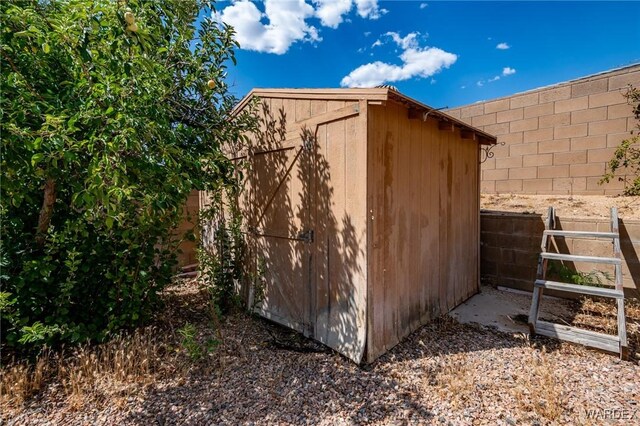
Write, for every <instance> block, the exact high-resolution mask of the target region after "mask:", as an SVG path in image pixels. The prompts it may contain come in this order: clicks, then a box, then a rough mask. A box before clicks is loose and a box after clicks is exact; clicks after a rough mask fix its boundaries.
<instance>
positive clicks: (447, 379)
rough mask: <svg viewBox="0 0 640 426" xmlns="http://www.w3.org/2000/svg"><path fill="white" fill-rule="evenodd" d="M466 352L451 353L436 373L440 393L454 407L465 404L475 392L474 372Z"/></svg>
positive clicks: (436, 383) (436, 382)
mask: <svg viewBox="0 0 640 426" xmlns="http://www.w3.org/2000/svg"><path fill="white" fill-rule="evenodd" d="M471 366H472V365H471V363H470V361H469V359H468V356H467V354H466V353H459V354H453V355H449V356H447V357H446V358H445V360H444V363H443V364H442V365H440V366H439V368H438V370H437V371H436V374H435V385H436V386H437V387H438V390H439V392H438V393H439V394H440V396H441V397H444V399H446V400H448V401H449V402H450V403H451V406H452V407H453V408H456V409H457V408H459V407H461V406H464V403H465V402H466V401H467V400H469V398H470V397H471V396H472V394H473V393H474V392H475V390H476V387H475V383H474V374H473V371H471Z"/></svg>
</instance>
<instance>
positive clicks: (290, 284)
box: [249, 137, 314, 335]
mask: <svg viewBox="0 0 640 426" xmlns="http://www.w3.org/2000/svg"><path fill="white" fill-rule="evenodd" d="M310 149H311V146H310V145H309V144H307V146H306V147H305V145H304V143H303V140H302V138H300V137H297V138H294V139H289V140H285V141H283V142H282V143H279V144H278V147H277V148H272V149H264V148H263V149H257V150H256V151H254V154H253V173H252V181H253V182H252V185H251V186H252V188H253V193H254V197H253V203H252V205H253V208H252V210H253V211H252V214H251V219H250V223H249V225H250V232H251V233H252V234H253V235H254V236H255V239H254V241H255V251H254V253H255V261H256V271H257V275H258V276H257V277H256V278H257V283H258V287H257V291H256V296H257V297H258V301H260V299H261V300H262V302H261V303H259V304H258V306H257V310H258V311H259V312H260V313H261V314H262V315H263V316H265V317H267V318H269V319H272V320H274V321H276V322H279V323H281V324H283V325H286V326H289V327H291V328H293V329H295V330H298V331H301V332H303V333H305V334H307V335H309V334H312V333H313V330H312V321H311V317H312V314H311V312H310V310H311V288H310V275H311V270H310V265H311V254H312V253H311V246H312V243H313V232H314V230H313V227H312V226H311V223H310V222H311V217H310V208H311V204H312V202H311V198H310V196H309V194H310V191H309V184H310V182H311V177H312V176H313V161H312V158H313V156H312V155H311V154H310ZM260 291H262V292H263V294H262V296H261V295H260Z"/></svg>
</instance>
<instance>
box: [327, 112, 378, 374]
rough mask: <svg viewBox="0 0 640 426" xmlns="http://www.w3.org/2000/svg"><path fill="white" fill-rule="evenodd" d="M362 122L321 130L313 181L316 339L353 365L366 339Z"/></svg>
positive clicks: (355, 119) (341, 122)
mask: <svg viewBox="0 0 640 426" xmlns="http://www.w3.org/2000/svg"><path fill="white" fill-rule="evenodd" d="M342 106H343V105H342ZM342 106H341V107H342ZM330 108H331V107H330ZM365 108H366V105H365ZM365 120H366V114H361V115H360V116H355V117H351V118H347V119H343V120H338V121H334V122H331V123H328V124H324V125H321V126H319V129H318V146H317V160H316V170H317V172H316V182H315V189H316V193H317V194H318V195H317V197H316V203H317V205H316V212H315V217H316V226H315V229H316V250H315V253H316V257H315V269H316V271H315V277H316V283H315V285H316V288H317V293H316V295H317V296H316V313H317V314H316V315H317V316H316V338H317V339H318V340H319V341H321V342H323V343H325V344H327V345H328V346H330V347H332V348H334V349H336V350H338V351H339V352H340V353H342V354H345V355H347V356H348V357H349V358H351V359H353V360H354V361H356V362H360V360H361V359H362V356H363V353H364V348H365V338H366V309H367V303H366V296H367V295H366V290H367V288H366V286H367V268H366V261H367V259H366V165H367V162H366V155H367V151H366V121H365Z"/></svg>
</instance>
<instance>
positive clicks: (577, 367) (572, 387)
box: [0, 283, 640, 425]
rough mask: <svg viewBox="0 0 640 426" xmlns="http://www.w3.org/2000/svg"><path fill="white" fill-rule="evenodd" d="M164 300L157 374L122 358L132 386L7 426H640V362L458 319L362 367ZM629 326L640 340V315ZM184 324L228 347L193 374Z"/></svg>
mask: <svg viewBox="0 0 640 426" xmlns="http://www.w3.org/2000/svg"><path fill="white" fill-rule="evenodd" d="M166 300H167V310H166V311H164V312H162V314H161V315H159V319H158V324H156V325H154V328H152V329H151V330H152V333H153V339H154V340H153V342H156V343H154V344H153V348H154V349H153V351H152V352H153V353H151V356H150V357H149V359H148V361H150V362H151V366H152V368H151V369H149V368H147V369H146V370H145V371H146V372H147V373H145V374H141V375H135V374H134V373H135V370H134V368H135V360H136V359H138V358H139V356H138V355H136V354H135V353H134V354H129V355H127V354H126V353H125V354H124V355H123V356H121V357H120V358H118V359H120V360H121V361H119V362H122V360H126V359H133V360H134V361H130V367H129V368H130V369H131V373H132V375H131V376H127V375H121V376H118V377H119V378H118V377H116V376H115V375H114V374H113V372H109V371H108V370H105V371H103V372H99V371H97V370H96V371H95V373H90V374H95V376H96V377H95V378H94V380H91V381H90V382H87V383H89V384H87V385H83V384H82V383H83V382H82V381H77V380H76V382H77V383H79V385H77V386H76V388H73V387H71V388H70V387H68V386H67V384H66V383H67V382H66V381H65V380H67V379H59V378H56V377H58V376H55V375H54V376H52V377H50V378H49V379H48V380H47V381H46V383H45V385H44V386H43V387H42V388H41V389H40V390H39V391H38V392H37V393H36V394H35V395H33V396H31V397H30V398H28V399H27V400H25V401H23V402H21V403H20V404H16V403H14V404H13V405H9V404H7V400H6V398H7V395H6V394H5V395H4V398H5V400H3V405H2V414H1V416H0V420H2V421H1V423H2V424H9V425H14V424H15V425H18V424H20V425H22V424H30V425H33V424H36V425H37V424H43V425H44V424H65V425H76V424H77V425H84V424H98V425H100V424H104V425H135V424H145V425H146V424H189V425H192V424H195V425H200V424H202V425H209V424H230V425H236V424H246V425H250V424H285V425H294V424H295V425H297V424H314V425H315V424H319V425H347V424H348V425H351V424H376V425H383V424H384V425H387V424H398V425H401V424H402V425H404V424H416V425H417V424H436V425H440V424H443V425H471V424H473V425H485V424H486V425H515V424H529V425H547V424H571V425H574V424H594V425H595V424H603V423H604V422H605V420H606V418H607V416H609V417H610V418H614V419H617V420H616V421H615V422H614V423H613V424H625V425H627V424H640V381H639V380H638V377H640V365H639V364H638V361H637V360H634V361H620V360H619V359H618V358H617V357H615V356H612V355H608V354H603V353H599V352H596V351H592V350H587V349H585V348H582V347H579V346H575V345H571V344H565V343H558V342H556V341H553V340H549V339H545V338H539V339H538V338H537V339H535V340H530V339H529V338H528V336H527V335H526V334H522V333H515V334H509V333H501V332H498V331H496V330H493V329H487V328H483V327H480V326H477V325H470V324H460V323H458V322H457V321H455V320H453V319H451V318H450V317H448V316H446V317H443V318H441V319H439V320H436V321H434V322H433V323H431V324H429V325H427V326H425V327H422V328H421V329H419V330H418V331H416V332H415V333H413V334H412V335H411V336H409V337H408V338H407V339H405V340H404V341H403V342H402V343H401V344H399V345H398V346H396V347H395V348H393V349H392V350H391V351H389V352H388V353H387V354H386V355H384V356H383V357H381V358H380V359H378V360H377V361H376V362H374V363H373V364H372V365H368V366H364V367H360V366H357V365H355V364H354V363H352V362H351V361H349V360H347V359H346V358H344V357H342V356H340V355H338V354H336V353H334V352H332V351H330V350H327V349H326V348H324V347H322V346H319V345H317V344H313V343H312V342H309V341H306V340H304V339H302V338H301V337H300V336H299V335H296V334H293V333H290V332H288V331H286V330H284V329H282V328H280V327H278V326H276V325H274V324H271V323H269V322H265V321H263V320H260V319H257V318H253V317H250V316H247V315H246V314H241V313H237V314H234V315H231V316H229V317H227V318H226V319H225V320H224V321H223V323H222V325H221V329H220V330H219V331H221V332H222V334H221V335H220V334H219V333H218V332H214V331H212V329H211V323H210V321H209V320H208V317H207V310H206V303H203V300H206V293H203V292H202V291H201V289H199V288H198V286H197V285H195V284H193V283H191V284H182V285H180V286H175V287H173V288H171V289H169V290H168V291H167V294H166ZM585 314H588V315H589V316H591V317H597V318H598V319H600V320H602V319H610V318H609V317H610V308H609V307H607V306H604V307H598V306H595V305H593V304H590V305H583V306H581V307H577V311H576V315H575V318H577V317H578V316H579V315H583V316H584V315H585ZM628 315H629V319H628V324H629V329H630V333H632V334H633V335H634V336H635V337H634V339H636V341H637V335H638V334H639V331H638V325H639V324H640V308H633V309H629V311H628ZM186 321H189V322H191V323H193V324H195V325H196V326H197V328H198V330H199V334H198V339H199V341H201V342H204V341H205V340H206V339H208V338H210V337H211V336H212V335H216V336H219V337H220V338H221V339H222V344H220V346H218V347H217V348H216V349H215V351H214V352H212V353H210V354H209V355H208V356H205V357H204V358H203V359H201V360H199V361H192V362H190V361H189V360H188V358H187V357H186V356H185V354H184V350H183V349H184V348H183V345H182V344H181V343H180V342H181V339H180V336H179V335H178V334H176V333H175V330H177V329H179V327H182V326H183V324H184V323H185V322H186ZM142 341H145V340H144V339H143V340H142ZM158 342H163V343H158ZM125 352H126V350H125ZM142 358H144V359H145V360H147V355H144V356H143V357H142ZM87 359H88V360H91V359H94V360H95V358H92V357H91V356H89V357H88V358H87ZM98 359H101V358H100V357H98ZM139 362H143V361H142V360H140V361H139ZM145 362H146V361H145ZM83 365H84V364H83ZM178 365H180V366H179V367H178ZM86 368H87V369H88V371H89V372H90V371H91V368H92V367H91V365H90V363H89V365H87V366H86ZM3 372H4V371H3ZM56 374H61V373H60V372H58V373H56ZM65 377H70V376H69V374H67V375H66V376H65ZM83 386H84V388H83ZM4 392H5V393H6V389H5V390H4ZM613 416H617V417H613Z"/></svg>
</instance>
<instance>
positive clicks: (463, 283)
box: [367, 102, 479, 361]
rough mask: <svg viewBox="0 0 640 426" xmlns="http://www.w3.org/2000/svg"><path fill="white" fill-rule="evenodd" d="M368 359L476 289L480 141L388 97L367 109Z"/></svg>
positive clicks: (377, 354) (373, 357)
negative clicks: (415, 116)
mask: <svg viewBox="0 0 640 426" xmlns="http://www.w3.org/2000/svg"><path fill="white" fill-rule="evenodd" d="M368 117H369V120H368V129H369V146H368V153H369V154H368V191H367V192H368V209H369V227H370V228H369V263H368V267H369V289H368V292H369V298H368V300H369V303H368V305H369V307H368V314H369V317H368V324H369V327H368V336H367V338H368V343H367V360H368V361H372V360H373V359H375V358H376V357H377V356H379V355H380V354H382V353H384V352H385V351H387V350H388V349H389V348H391V347H393V346H394V345H396V344H397V343H398V342H399V341H400V340H401V339H402V338H403V337H405V336H406V335H407V334H409V333H410V332H411V331H413V330H415V329H416V328H417V327H418V326H419V325H421V324H424V323H425V322H426V321H428V320H430V319H433V318H435V317H437V316H438V315H441V314H444V313H446V312H448V311H449V310H450V309H452V308H453V307H455V306H456V305H457V304H459V303H461V302H462V301H464V300H465V299H466V298H468V297H469V296H470V295H472V294H473V293H475V292H476V291H477V288H478V241H479V216H478V196H479V194H478V167H479V165H478V145H477V143H476V142H474V141H471V140H464V139H461V138H460V132H459V131H456V132H449V131H441V130H438V125H437V121H435V120H427V122H426V123H423V122H422V121H421V120H409V119H408V118H407V109H406V107H404V106H401V105H399V104H395V103H391V102H388V103H387V105H386V106H370V107H369V113H368Z"/></svg>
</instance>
